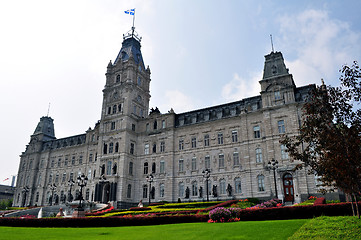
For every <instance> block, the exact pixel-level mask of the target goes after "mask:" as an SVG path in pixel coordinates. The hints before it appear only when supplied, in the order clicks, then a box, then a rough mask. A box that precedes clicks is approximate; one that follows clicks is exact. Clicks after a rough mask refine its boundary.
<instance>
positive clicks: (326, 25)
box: [278, 9, 361, 85]
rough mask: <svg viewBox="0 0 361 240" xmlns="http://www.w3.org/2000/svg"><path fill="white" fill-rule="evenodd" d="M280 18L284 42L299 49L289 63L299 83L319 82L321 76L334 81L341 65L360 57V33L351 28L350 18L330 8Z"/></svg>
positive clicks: (287, 48)
mask: <svg viewBox="0 0 361 240" xmlns="http://www.w3.org/2000/svg"><path fill="white" fill-rule="evenodd" d="M278 22H279V23H280V33H281V40H280V41H281V45H282V46H284V47H285V48H286V51H288V52H290V53H296V57H295V58H294V60H289V61H286V64H287V67H289V68H290V72H291V73H293V75H294V76H295V81H296V82H297V84H298V85H300V84H301V85H304V84H308V83H310V81H311V82H319V79H320V78H325V80H326V83H327V82H328V83H329V84H330V83H331V81H333V83H334V84H335V83H336V82H337V79H338V69H340V68H341V66H342V65H343V64H346V63H348V64H350V63H352V61H353V60H356V59H357V58H360V55H359V53H360V52H361V51H360V50H361V48H360V46H359V42H360V40H361V33H360V32H358V31H354V30H352V29H351V27H350V25H349V24H348V23H347V22H343V21H340V20H337V19H332V18H331V17H330V16H329V14H328V12H327V11H323V10H314V9H311V10H305V11H303V12H301V13H299V14H298V15H292V16H291V15H285V16H282V17H280V18H279V19H278ZM285 59H287V56H286V57H285ZM288 59H289V58H288ZM334 84H333V85H334Z"/></svg>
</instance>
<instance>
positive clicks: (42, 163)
mask: <svg viewBox="0 0 361 240" xmlns="http://www.w3.org/2000/svg"><path fill="white" fill-rule="evenodd" d="M65 160H66V161H67V162H66V163H67V164H66V165H68V159H67V158H65ZM43 167H44V159H41V161H40V168H43Z"/></svg>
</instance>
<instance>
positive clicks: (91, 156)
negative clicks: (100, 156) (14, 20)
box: [89, 153, 93, 162]
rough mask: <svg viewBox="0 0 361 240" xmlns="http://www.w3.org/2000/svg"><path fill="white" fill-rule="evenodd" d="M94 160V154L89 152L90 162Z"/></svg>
mask: <svg viewBox="0 0 361 240" xmlns="http://www.w3.org/2000/svg"><path fill="white" fill-rule="evenodd" d="M92 161H93V154H92V153H90V154H89V162H92Z"/></svg>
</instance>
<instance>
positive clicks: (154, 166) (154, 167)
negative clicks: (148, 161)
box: [152, 162, 156, 173]
mask: <svg viewBox="0 0 361 240" xmlns="http://www.w3.org/2000/svg"><path fill="white" fill-rule="evenodd" d="M155 170H156V165H155V162H154V163H152V173H155Z"/></svg>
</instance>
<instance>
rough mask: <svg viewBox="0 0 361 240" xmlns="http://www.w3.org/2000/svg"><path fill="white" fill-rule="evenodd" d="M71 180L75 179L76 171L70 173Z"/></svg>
mask: <svg viewBox="0 0 361 240" xmlns="http://www.w3.org/2000/svg"><path fill="white" fill-rule="evenodd" d="M69 180H74V173H72V172H71V173H70V175H69Z"/></svg>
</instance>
